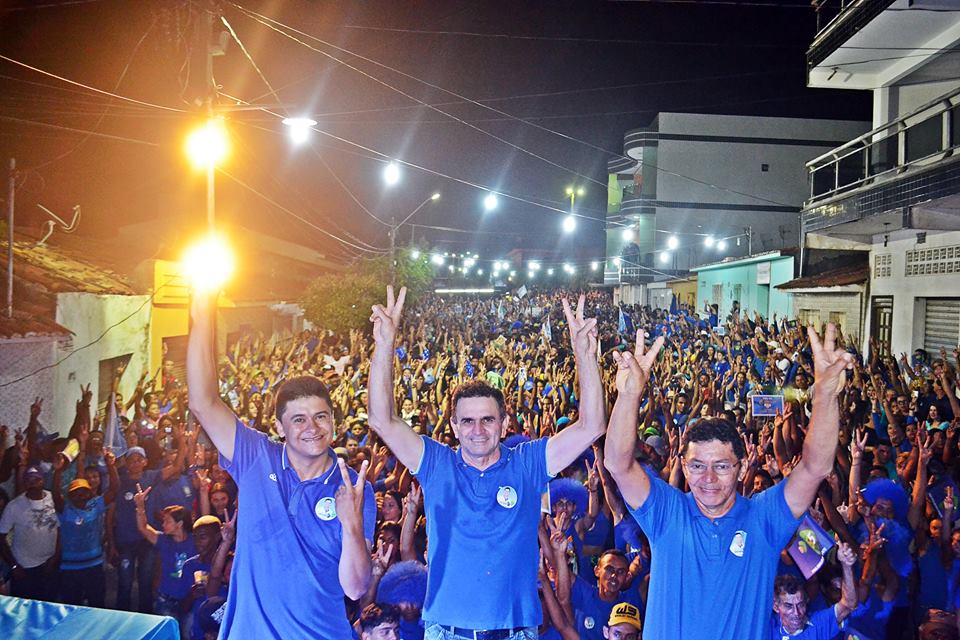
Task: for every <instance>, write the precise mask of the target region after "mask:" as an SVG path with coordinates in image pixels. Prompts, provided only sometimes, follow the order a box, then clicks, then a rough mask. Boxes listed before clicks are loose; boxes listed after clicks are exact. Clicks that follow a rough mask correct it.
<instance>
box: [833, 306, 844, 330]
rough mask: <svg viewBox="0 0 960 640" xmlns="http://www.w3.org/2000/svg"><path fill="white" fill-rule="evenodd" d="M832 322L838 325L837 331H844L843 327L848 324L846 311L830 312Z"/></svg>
mask: <svg viewBox="0 0 960 640" xmlns="http://www.w3.org/2000/svg"><path fill="white" fill-rule="evenodd" d="M830 322H832V323H833V324H835V325H837V329H840V330H841V331H842V330H843V326H844V325H845V324H846V322H847V314H846V312H844V311H831V312H830Z"/></svg>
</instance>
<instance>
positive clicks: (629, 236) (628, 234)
mask: <svg viewBox="0 0 960 640" xmlns="http://www.w3.org/2000/svg"><path fill="white" fill-rule="evenodd" d="M623 239H624V240H625V241H626V242H633V229H631V228H630V227H627V228H626V229H624V230H623Z"/></svg>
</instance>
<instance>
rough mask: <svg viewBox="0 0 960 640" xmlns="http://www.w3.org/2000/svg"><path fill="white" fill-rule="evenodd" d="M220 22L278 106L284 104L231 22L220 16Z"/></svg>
mask: <svg viewBox="0 0 960 640" xmlns="http://www.w3.org/2000/svg"><path fill="white" fill-rule="evenodd" d="M220 20H221V22H223V25H224V26H225V27H226V28H227V31H229V32H230V36H231V37H232V38H233V40H234V42H236V43H237V46H238V47H240V51H242V52H243V55H244V56H245V57H246V58H247V61H248V62H249V63H250V65H251V66H252V67H253V69H254V71H256V72H257V75H258V76H260V79H261V80H263V84H265V85H267V89H269V90H270V94H271V95H273V97H274V98H276V100H277V103H278V104H283V100H281V99H280V96H279V94H277V92H276V90H275V89H274V88H273V85H271V84H270V81H269V80H267V77H266V76H265V75H263V72H262V71H261V70H260V66H259V65H258V64H257V62H256V61H255V60H254V59H253V56H251V55H250V52H249V51H247V48H246V47H245V46H244V44H243V42H242V41H241V40H240V36H238V35H237V32H236V31H234V29H233V26H232V25H231V24H230V23H229V22H227V18H226V17H225V16H220Z"/></svg>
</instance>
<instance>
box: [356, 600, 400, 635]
mask: <svg viewBox="0 0 960 640" xmlns="http://www.w3.org/2000/svg"><path fill="white" fill-rule="evenodd" d="M359 622H360V631H361V632H365V633H370V632H371V631H373V630H374V629H376V628H377V627H379V626H380V625H382V624H385V623H390V622H393V623H395V624H399V623H400V611H399V610H398V609H397V608H396V607H394V606H393V605H389V604H376V603H371V604H368V605H367V606H366V607H364V609H363V611H361V612H360V620H359Z"/></svg>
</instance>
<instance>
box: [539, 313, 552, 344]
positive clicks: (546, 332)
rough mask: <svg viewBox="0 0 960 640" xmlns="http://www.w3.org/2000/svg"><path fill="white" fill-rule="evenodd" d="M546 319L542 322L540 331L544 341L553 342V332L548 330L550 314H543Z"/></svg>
mask: <svg viewBox="0 0 960 640" xmlns="http://www.w3.org/2000/svg"><path fill="white" fill-rule="evenodd" d="M544 317H545V318H546V319H545V320H544V321H543V325H542V327H541V331H542V332H543V337H544V338H545V339H546V341H547V343H550V342H553V330H552V329H551V328H550V314H549V313H548V314H545V316H544Z"/></svg>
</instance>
